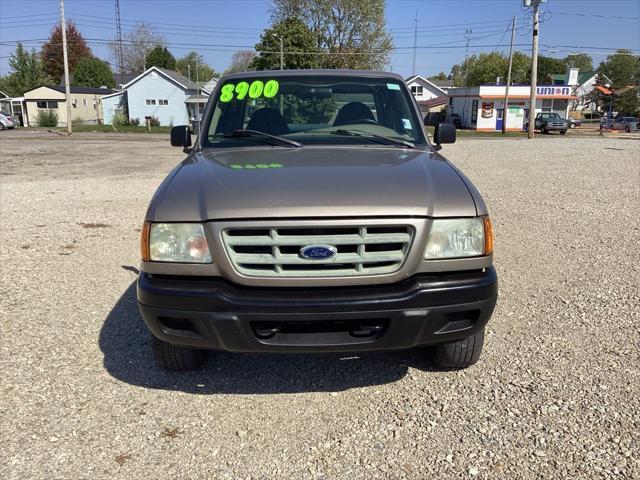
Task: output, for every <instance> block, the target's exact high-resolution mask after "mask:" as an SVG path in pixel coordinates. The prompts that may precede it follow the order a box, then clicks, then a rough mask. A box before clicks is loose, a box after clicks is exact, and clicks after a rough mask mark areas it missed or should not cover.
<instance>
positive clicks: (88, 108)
mask: <svg viewBox="0 0 640 480" xmlns="http://www.w3.org/2000/svg"><path fill="white" fill-rule="evenodd" d="M70 90H71V95H70V100H71V121H74V120H79V121H81V122H82V123H88V124H98V123H102V105H101V103H100V97H102V96H103V95H105V94H110V93H111V92H112V90H110V89H108V88H90V87H71V88H70ZM24 105H25V109H24V112H23V114H24V115H23V123H24V125H25V126H37V124H38V123H37V118H38V113H39V112H41V111H45V110H55V111H56V112H57V114H58V126H59V127H64V126H66V125H67V107H66V100H65V89H64V87H63V86H60V85H43V86H41V87H37V88H34V89H32V90H29V91H28V92H25V93H24Z"/></svg>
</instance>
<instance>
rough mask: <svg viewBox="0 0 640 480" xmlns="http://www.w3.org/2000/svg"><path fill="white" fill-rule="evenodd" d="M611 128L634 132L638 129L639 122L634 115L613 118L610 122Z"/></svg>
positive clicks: (639, 126)
mask: <svg viewBox="0 0 640 480" xmlns="http://www.w3.org/2000/svg"><path fill="white" fill-rule="evenodd" d="M611 129H612V130H624V131H625V132H627V133H628V132H635V131H638V130H640V124H639V123H638V119H637V118H636V117H618V118H614V119H613V122H612V124H611Z"/></svg>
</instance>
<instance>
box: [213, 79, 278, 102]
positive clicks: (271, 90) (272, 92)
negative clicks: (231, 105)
mask: <svg viewBox="0 0 640 480" xmlns="http://www.w3.org/2000/svg"><path fill="white" fill-rule="evenodd" d="M279 89H280V83H278V81H277V80H267V82H266V83H264V82H262V81H261V80H254V81H253V82H251V84H249V83H247V82H238V83H236V84H234V83H227V84H226V85H224V86H223V87H222V89H220V101H221V102H222V103H228V102H230V101H231V100H233V99H234V98H236V99H237V100H244V99H245V98H247V94H248V95H249V98H252V99H256V98H260V97H265V98H273V97H275V96H276V95H277V93H278V90H279Z"/></svg>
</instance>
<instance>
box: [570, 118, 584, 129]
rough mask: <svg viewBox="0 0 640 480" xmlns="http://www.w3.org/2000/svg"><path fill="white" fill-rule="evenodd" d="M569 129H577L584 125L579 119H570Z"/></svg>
mask: <svg viewBox="0 0 640 480" xmlns="http://www.w3.org/2000/svg"><path fill="white" fill-rule="evenodd" d="M567 120H569V128H576V127H579V126H580V125H582V121H581V120H580V119H578V118H573V117H569V118H568V119H567Z"/></svg>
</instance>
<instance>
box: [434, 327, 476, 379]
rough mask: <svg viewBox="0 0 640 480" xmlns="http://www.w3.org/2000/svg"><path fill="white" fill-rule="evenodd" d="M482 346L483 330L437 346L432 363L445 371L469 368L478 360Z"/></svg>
mask: <svg viewBox="0 0 640 480" xmlns="http://www.w3.org/2000/svg"><path fill="white" fill-rule="evenodd" d="M483 344H484V328H483V329H482V330H480V331H479V332H478V333H476V334H474V335H470V336H468V337H467V338H463V339H462V340H458V341H457V342H451V343H445V344H443V345H438V346H437V347H436V348H435V351H434V352H433V361H434V363H435V364H436V365H437V366H438V367H440V368H446V369H460V368H467V367H470V366H471V365H473V364H475V363H476V362H477V361H478V359H479V358H480V354H481V353H482V345H483Z"/></svg>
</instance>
